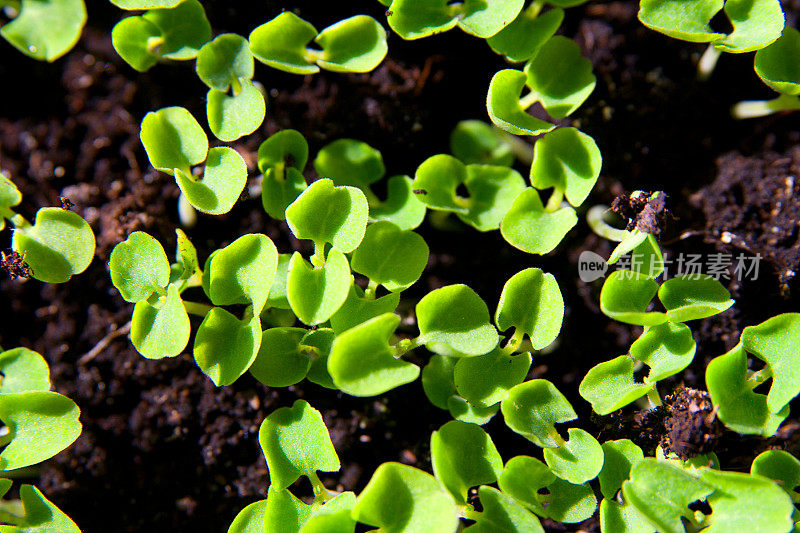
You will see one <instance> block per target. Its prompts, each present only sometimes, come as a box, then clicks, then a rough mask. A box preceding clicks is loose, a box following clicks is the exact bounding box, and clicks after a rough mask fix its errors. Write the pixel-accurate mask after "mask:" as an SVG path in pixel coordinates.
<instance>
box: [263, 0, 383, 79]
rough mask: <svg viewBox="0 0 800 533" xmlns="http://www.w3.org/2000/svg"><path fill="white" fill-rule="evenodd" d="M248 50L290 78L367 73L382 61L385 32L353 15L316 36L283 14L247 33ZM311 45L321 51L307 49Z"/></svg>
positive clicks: (292, 16) (307, 25) (300, 21)
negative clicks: (331, 73) (330, 72)
mask: <svg viewBox="0 0 800 533" xmlns="http://www.w3.org/2000/svg"><path fill="white" fill-rule="evenodd" d="M249 40H250V50H251V51H252V52H253V55H254V56H255V57H256V59H258V60H259V61H261V62H262V63H264V64H266V65H269V66H271V67H273V68H276V69H278V70H283V71H285V72H291V73H293V74H314V73H315V72H319V69H320V68H323V69H325V70H330V71H333V72H369V71H370V70H372V69H374V68H375V67H377V66H378V64H380V62H381V61H383V58H384V57H386V51H387V47H386V31H385V30H384V29H383V27H382V26H381V25H380V23H379V22H378V21H376V20H375V19H373V18H372V17H369V16H367V15H356V16H354V17H350V18H347V19H344V20H341V21H339V22H337V23H336V24H333V25H332V26H328V27H327V28H325V29H324V30H322V31H321V32H317V30H316V28H314V26H312V25H311V23H309V22H307V21H305V20H303V19H301V18H300V17H298V16H297V15H295V14H294V13H292V12H291V11H284V12H283V13H281V14H280V15H278V16H277V17H275V18H274V19H272V20H270V21H268V22H265V23H264V24H262V25H261V26H259V27H257V28H256V29H254V30H253V31H252V32H251V33H250V37H249ZM312 41H314V42H315V43H316V44H318V45H319V47H320V48H321V50H315V49H312V48H309V47H308V45H309V43H311V42H312Z"/></svg>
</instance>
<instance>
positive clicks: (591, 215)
mask: <svg viewBox="0 0 800 533" xmlns="http://www.w3.org/2000/svg"><path fill="white" fill-rule="evenodd" d="M607 212H608V207H606V206H604V205H596V206H594V207H592V208H591V209H589V211H587V213H586V222H587V223H588V224H589V227H590V228H592V231H593V232H595V233H596V234H598V235H599V236H601V237H603V238H604V239H608V240H609V241H615V242H622V241H624V240H625V239H626V238H627V237H628V235H630V233H631V232H630V231H627V230H624V229H617V228H615V227H613V226H611V225H609V224H608V222H606V221H605V219H604V216H605V214H606V213H607Z"/></svg>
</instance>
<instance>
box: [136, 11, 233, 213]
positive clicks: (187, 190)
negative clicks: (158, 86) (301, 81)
mask: <svg viewBox="0 0 800 533" xmlns="http://www.w3.org/2000/svg"><path fill="white" fill-rule="evenodd" d="M191 1H194V0H191ZM139 136H140V138H141V141H142V145H143V146H144V149H145V151H146V152H147V157H148V158H149V159H150V164H151V165H153V166H154V167H155V168H156V169H158V170H160V171H161V172H164V173H165V174H169V175H170V176H174V177H175V181H176V183H177V184H178V187H180V189H181V193H182V195H183V196H184V197H185V198H186V200H187V201H188V202H189V204H191V206H192V207H194V208H195V209H197V210H198V211H202V212H203V213H207V214H210V215H220V214H222V213H227V212H228V211H230V210H231V208H232V207H233V205H234V204H235V203H236V201H237V200H238V199H239V196H240V195H241V194H242V191H243V190H244V187H245V185H246V184H247V165H246V164H245V162H244V159H242V156H240V155H239V153H238V152H237V151H236V150H234V149H233V148H228V147H227V146H217V147H214V148H211V149H209V148H208V137H206V134H205V132H204V131H203V128H202V127H200V124H198V123H197V121H196V120H195V119H194V117H193V116H192V115H191V114H190V113H189V112H188V111H187V110H186V109H184V108H182V107H165V108H164V109H160V110H159V111H155V112H150V113H148V114H147V115H145V117H144V119H143V120H142V127H141V132H140V134H139ZM201 163H205V168H204V169H203V171H202V177H200V176H199V173H197V174H196V173H194V172H193V171H192V167H194V166H196V165H200V164H201Z"/></svg>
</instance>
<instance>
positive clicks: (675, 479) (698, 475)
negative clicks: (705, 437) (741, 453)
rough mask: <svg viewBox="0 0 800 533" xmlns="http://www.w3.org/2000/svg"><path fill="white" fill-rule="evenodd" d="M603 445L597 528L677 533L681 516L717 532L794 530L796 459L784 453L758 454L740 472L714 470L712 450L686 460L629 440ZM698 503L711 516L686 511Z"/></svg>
mask: <svg viewBox="0 0 800 533" xmlns="http://www.w3.org/2000/svg"><path fill="white" fill-rule="evenodd" d="M602 447H603V451H604V454H605V462H604V465H603V469H602V471H601V472H600V475H599V476H598V478H599V481H600V490H601V492H602V494H603V496H604V499H603V501H602V502H601V503H600V527H601V531H603V532H606V533H611V532H641V533H656V532H665V533H683V532H684V531H685V526H684V520H689V521H690V522H692V523H695V524H697V523H700V524H701V525H700V527H701V528H704V529H703V531H709V532H716V533H722V532H727V531H746V530H749V529H759V530H763V531H791V530H792V527H793V521H792V514H793V512H794V505H793V503H792V501H793V500H796V499H797V493H795V492H794V487H795V486H796V483H797V482H798V480H800V462H798V461H797V459H795V458H794V457H792V456H791V455H790V454H788V453H786V452H778V451H768V452H765V453H763V454H761V455H760V456H758V457H757V458H756V460H755V461H754V462H753V466H752V468H751V473H750V474H746V473H741V472H727V471H721V470H718V468H719V466H718V464H719V461H718V460H717V459H716V457H715V456H714V455H713V454H711V456H698V457H695V458H693V459H690V460H688V461H685V462H684V461H680V460H677V459H666V458H663V457H660V458H650V457H649V458H644V456H643V453H642V450H641V449H640V448H639V447H638V446H636V445H635V444H633V442H631V441H630V440H627V439H624V440H617V441H609V442H605V443H603V445H602ZM658 451H659V452H660V449H659V450H658ZM662 455H663V454H662ZM709 464H710V465H711V466H709ZM781 468H783V469H785V470H783V471H781V470H779V469H781ZM787 481H788V482H790V483H795V484H794V485H788V484H786V482H787ZM787 493H788V494H787ZM698 501H704V502H706V503H707V504H708V505H709V506H710V507H711V510H712V513H711V514H709V515H702V514H700V513H697V512H695V511H694V510H692V509H690V508H689V505H691V504H692V503H695V502H698Z"/></svg>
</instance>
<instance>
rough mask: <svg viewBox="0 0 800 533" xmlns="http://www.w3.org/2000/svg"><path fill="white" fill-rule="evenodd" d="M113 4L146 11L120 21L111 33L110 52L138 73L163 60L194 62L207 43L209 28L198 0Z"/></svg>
mask: <svg viewBox="0 0 800 533" xmlns="http://www.w3.org/2000/svg"><path fill="white" fill-rule="evenodd" d="M115 4H116V5H117V6H118V7H121V8H123V9H128V10H139V9H147V10H148V11H147V12H146V13H144V14H142V15H136V16H132V17H126V18H124V19H122V20H121V21H119V22H118V23H117V24H116V25H115V26H114V29H113V30H112V31H111V42H112V43H113V45H114V49H115V50H116V51H117V53H118V54H119V55H120V57H121V58H122V59H123V60H125V62H126V63H128V64H129V65H130V66H131V67H133V68H134V69H135V70H138V71H139V72H144V71H146V70H149V69H150V68H151V67H152V66H154V65H155V64H156V63H158V62H160V61H164V60H177V61H186V60H189V59H194V58H195V57H197V54H198V53H199V51H200V48H201V47H202V46H203V45H204V44H205V43H207V42H208V41H210V40H211V25H210V24H209V22H208V19H207V18H206V13H205V10H204V9H203V5H202V4H201V3H200V2H199V1H198V0H178V1H169V2H164V1H149V0H145V1H137V0H133V1H117V2H115Z"/></svg>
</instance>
